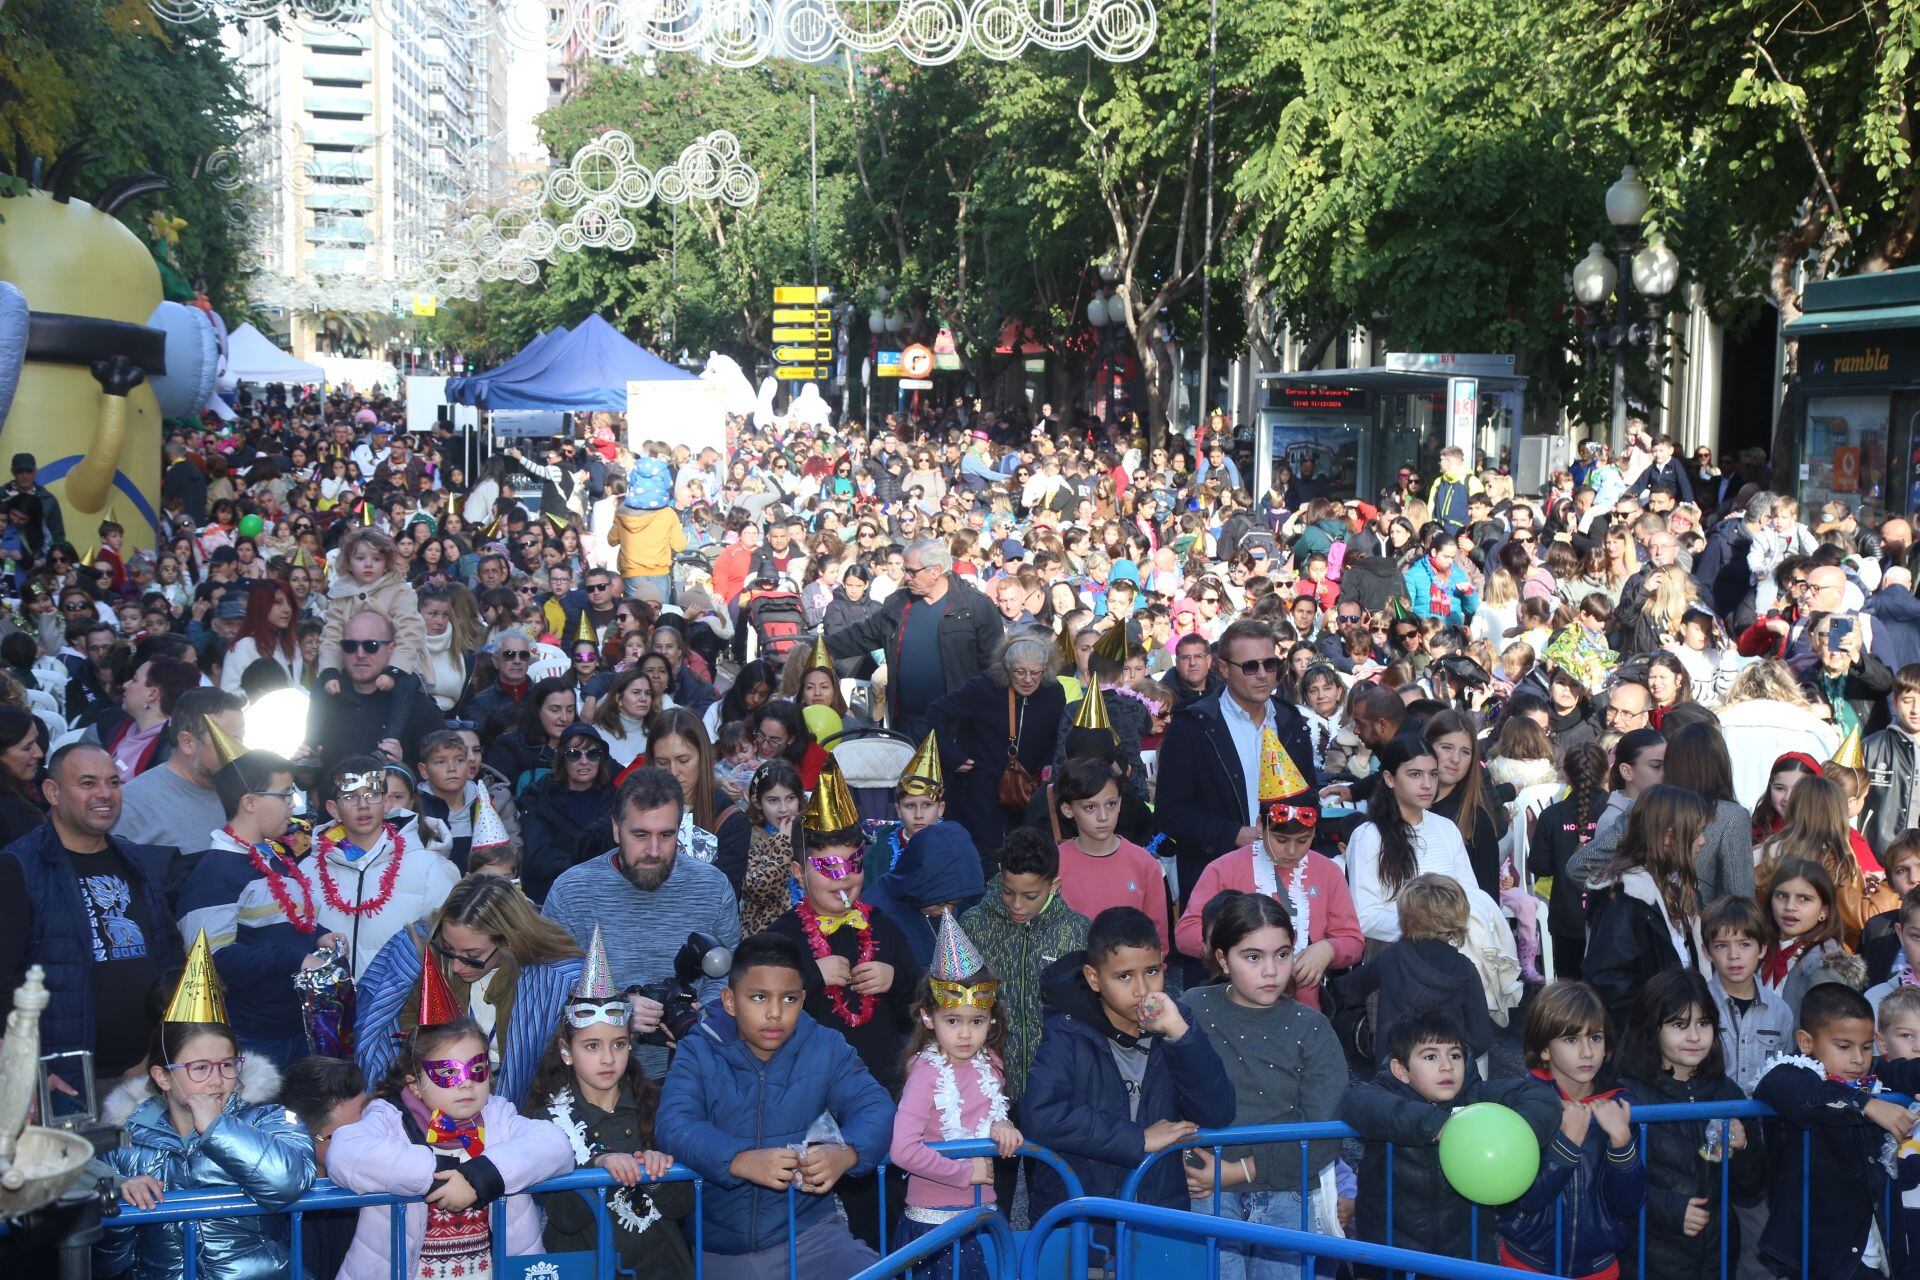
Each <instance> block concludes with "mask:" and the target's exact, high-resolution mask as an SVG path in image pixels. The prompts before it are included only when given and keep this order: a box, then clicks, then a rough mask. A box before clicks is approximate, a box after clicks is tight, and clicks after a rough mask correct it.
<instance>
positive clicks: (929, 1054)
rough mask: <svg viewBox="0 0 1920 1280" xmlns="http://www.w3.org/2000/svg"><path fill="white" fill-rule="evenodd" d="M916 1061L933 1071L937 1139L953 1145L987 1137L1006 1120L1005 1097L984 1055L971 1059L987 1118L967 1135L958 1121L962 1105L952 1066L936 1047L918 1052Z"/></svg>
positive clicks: (961, 1122)
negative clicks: (996, 1126)
mask: <svg viewBox="0 0 1920 1280" xmlns="http://www.w3.org/2000/svg"><path fill="white" fill-rule="evenodd" d="M919 1057H920V1061H922V1062H924V1063H926V1064H927V1065H928V1066H929V1067H931V1068H932V1069H933V1105H934V1107H935V1109H936V1110H938V1111H939V1112H940V1136H941V1138H943V1139H945V1140H946V1141H948V1142H956V1141H958V1140H960V1139H962V1138H986V1137H991V1136H992V1135H993V1126H995V1125H996V1124H999V1123H1000V1122H1001V1121H1003V1120H1005V1119H1006V1118H1007V1095H1006V1092H1005V1090H1003V1089H1001V1087H1000V1076H999V1074H998V1073H997V1072H995V1071H994V1069H993V1063H992V1062H990V1061H989V1060H988V1059H987V1055H986V1053H985V1052H981V1053H976V1054H974V1055H973V1058H972V1062H973V1071H974V1075H975V1076H977V1077H978V1078H979V1082H980V1093H981V1096H982V1097H985V1098H986V1099H987V1100H988V1103H987V1114H986V1115H985V1117H983V1118H982V1119H981V1121H980V1125H979V1132H977V1133H969V1132H967V1129H966V1122H965V1121H964V1120H962V1119H961V1108H962V1106H963V1105H964V1104H963V1103H962V1101H961V1098H960V1081H959V1080H958V1079H957V1078H955V1076H954V1074H953V1062H952V1061H951V1060H950V1059H949V1058H948V1057H947V1055H946V1054H944V1053H942V1052H940V1049H939V1047H938V1046H936V1045H928V1046H927V1047H926V1048H925V1049H922V1050H921V1051H920V1054H919Z"/></svg>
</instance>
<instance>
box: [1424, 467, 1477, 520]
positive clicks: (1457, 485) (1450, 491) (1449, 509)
mask: <svg viewBox="0 0 1920 1280" xmlns="http://www.w3.org/2000/svg"><path fill="white" fill-rule="evenodd" d="M1468 496H1469V493H1468V488H1467V481H1466V479H1465V478H1464V477H1463V478H1461V479H1459V480H1454V479H1452V478H1450V477H1448V476H1441V477H1440V483H1439V484H1438V485H1436V486H1435V487H1434V490H1433V510H1432V511H1430V512H1428V513H1427V514H1428V515H1429V516H1430V517H1431V518H1432V519H1434V520H1437V521H1439V522H1440V527H1441V528H1443V529H1445V530H1446V531H1447V532H1448V533H1458V532H1460V531H1461V530H1462V529H1464V528H1466V527H1467V498H1468Z"/></svg>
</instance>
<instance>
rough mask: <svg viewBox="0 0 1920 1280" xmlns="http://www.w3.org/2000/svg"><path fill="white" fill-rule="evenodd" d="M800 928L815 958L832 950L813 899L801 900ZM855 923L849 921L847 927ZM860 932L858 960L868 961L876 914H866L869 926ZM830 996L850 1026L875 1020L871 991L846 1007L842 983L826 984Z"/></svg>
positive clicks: (871, 958)
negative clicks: (837, 985)
mask: <svg viewBox="0 0 1920 1280" xmlns="http://www.w3.org/2000/svg"><path fill="white" fill-rule="evenodd" d="M798 911H799V915H800V928H801V930H802V931H804V932H805V933H806V935H807V947H808V948H809V949H810V950H811V951H812V952H813V958H814V959H816V960H823V959H825V958H826V957H827V956H830V955H832V954H833V946H832V944H830V943H829V942H828V941H827V935H826V934H824V933H822V932H820V913H819V912H818V911H815V910H814V909H813V904H812V903H811V902H804V901H803V902H802V903H801V904H800V906H799V908H798ZM852 927H853V926H851V925H849V926H848V928H852ZM856 932H857V933H859V935H860V958H859V959H858V960H856V961H854V963H855V964H868V963H871V962H872V960H873V955H874V945H873V918H872V917H871V916H869V917H868V918H867V927H866V928H864V929H858V930H856ZM827 999H828V1000H830V1001H832V1003H833V1011H834V1012H835V1013H837V1014H839V1015H840V1018H841V1020H842V1021H843V1022H845V1023H846V1024H847V1025H848V1026H850V1027H864V1026H865V1025H866V1024H867V1023H868V1022H870V1021H872V1020H873V1009H874V1005H875V1003H876V1002H875V1000H874V998H873V996H871V995H863V996H861V997H860V1001H859V1006H858V1007H857V1008H852V1009H850V1008H848V1007H847V998H846V997H845V996H843V995H841V994H840V988H839V987H828V988H827Z"/></svg>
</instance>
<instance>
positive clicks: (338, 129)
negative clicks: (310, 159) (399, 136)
mask: <svg viewBox="0 0 1920 1280" xmlns="http://www.w3.org/2000/svg"><path fill="white" fill-rule="evenodd" d="M300 136H301V137H302V138H303V139H304V140H305V141H306V143H307V145H308V146H310V147H345V148H349V149H351V150H355V151H358V150H359V149H360V148H362V147H370V146H372V145H373V130H371V129H368V128H365V127H363V126H360V125H355V124H346V123H336V122H334V121H330V120H315V121H313V122H311V123H309V124H308V125H306V126H305V127H304V128H303V129H301V131H300Z"/></svg>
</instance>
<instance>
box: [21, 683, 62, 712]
mask: <svg viewBox="0 0 1920 1280" xmlns="http://www.w3.org/2000/svg"><path fill="white" fill-rule="evenodd" d="M25 692H26V695H27V706H28V707H30V708H31V709H32V710H33V711H35V712H36V713H37V712H41V711H45V712H47V713H49V714H51V715H56V716H57V715H59V714H60V701H59V699H57V698H55V697H54V696H53V695H52V694H51V693H48V692H47V691H46V690H45V689H28V690H26V691H25Z"/></svg>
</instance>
